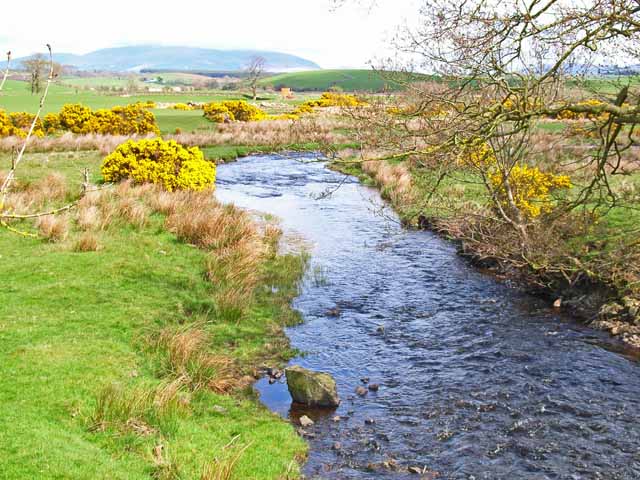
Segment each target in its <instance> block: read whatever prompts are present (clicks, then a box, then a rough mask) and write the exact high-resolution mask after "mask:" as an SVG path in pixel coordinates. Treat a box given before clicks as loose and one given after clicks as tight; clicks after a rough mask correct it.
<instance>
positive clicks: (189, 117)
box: [0, 77, 317, 134]
mask: <svg viewBox="0 0 640 480" xmlns="http://www.w3.org/2000/svg"><path fill="white" fill-rule="evenodd" d="M69 81H70V80H69V79H63V80H62V81H61V82H62V83H56V84H53V85H51V88H50V90H49V95H48V97H47V101H46V103H45V106H44V108H43V115H44V114H46V113H49V112H54V113H56V112H59V111H60V109H61V108H62V107H63V106H64V105H65V104H68V103H81V104H83V105H86V106H88V107H90V108H92V109H94V110H95V109H99V108H111V107H114V106H116V105H128V104H131V103H135V102H138V101H140V102H145V101H154V102H156V103H188V102H197V103H201V102H220V101H224V100H247V98H246V96H245V95H244V94H243V93H242V92H227V91H220V90H211V91H200V90H198V91H194V92H180V93H140V94H134V95H123V94H115V93H114V94H107V93H102V92H98V91H91V90H87V89H80V88H75V87H73V86H70V85H68V82H69ZM73 81H74V82H75V81H84V82H85V83H86V84H87V85H90V84H92V83H95V84H96V85H97V84H99V83H100V82H106V83H107V84H109V83H113V84H116V83H118V82H120V81H124V82H125V83H126V80H118V78H115V77H113V78H111V77H96V78H87V79H75V80H73ZM80 83H82V82H80ZM28 87H29V85H28V84H27V83H26V82H20V81H16V80H8V81H7V83H6V84H5V87H4V89H3V91H2V92H0V109H3V110H5V111H7V112H21V111H24V112H31V113H35V112H36V111H37V110H38V104H39V102H40V97H39V96H38V95H32V94H31V91H30V90H29V88H28ZM316 97H317V95H303V96H302V97H300V96H299V95H298V96H297V98H295V99H293V100H288V99H282V98H281V96H280V95H278V94H275V93H261V94H260V98H265V100H266V101H267V102H273V103H274V104H276V103H277V104H276V106H275V107H274V108H265V110H266V111H267V113H283V112H286V111H290V110H293V108H294V106H295V105H296V104H298V103H300V102H302V101H304V100H308V99H309V98H316ZM258 103H261V102H258ZM152 111H153V113H154V115H155V116H156V119H157V122H158V127H159V128H160V131H161V133H163V134H167V133H174V132H175V130H176V128H179V129H180V130H182V131H183V132H185V133H190V132H204V131H211V130H214V129H215V128H216V124H215V123H212V122H209V121H207V120H206V119H205V118H204V117H203V114H202V110H192V111H182V110H173V109H153V110H152Z"/></svg>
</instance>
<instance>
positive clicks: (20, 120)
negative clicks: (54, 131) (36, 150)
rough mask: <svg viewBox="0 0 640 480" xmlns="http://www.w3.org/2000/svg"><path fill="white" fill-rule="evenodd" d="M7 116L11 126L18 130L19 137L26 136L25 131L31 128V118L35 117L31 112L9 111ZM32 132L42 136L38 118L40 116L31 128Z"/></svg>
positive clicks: (42, 131) (42, 130) (42, 132)
mask: <svg viewBox="0 0 640 480" xmlns="http://www.w3.org/2000/svg"><path fill="white" fill-rule="evenodd" d="M9 117H10V118H11V123H13V126H14V127H15V128H17V129H19V130H20V133H19V134H18V135H19V136H21V137H26V136H27V133H28V132H29V129H30V128H31V124H32V123H33V119H34V118H36V116H35V115H34V114H33V113H28V112H11V113H10V114H9ZM33 134H34V135H35V136H36V137H44V128H43V127H42V120H40V118H38V119H37V120H36V126H35V127H34V129H33Z"/></svg>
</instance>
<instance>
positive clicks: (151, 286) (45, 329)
mask: <svg viewBox="0 0 640 480" xmlns="http://www.w3.org/2000/svg"><path fill="white" fill-rule="evenodd" d="M6 161H7V159H6V158H2V163H6ZM99 162H100V156H99V155H97V154H94V153H71V154H68V153H55V154H34V155H29V156H28V157H27V158H26V160H25V163H24V164H23V165H22V169H21V171H22V172H26V175H23V176H21V178H20V180H21V181H23V182H29V181H32V180H36V179H37V178H39V177H41V176H43V175H45V174H47V173H50V172H51V171H57V172H61V173H63V174H64V175H66V176H68V177H69V179H70V183H71V187H70V188H71V189H75V188H76V187H77V186H78V184H79V181H80V176H79V169H81V168H82V167H83V166H87V167H89V168H90V169H91V171H92V176H93V178H94V179H96V178H97V176H98V173H97V168H98V166H99ZM162 222H163V220H162V218H161V217H160V216H158V215H154V216H152V217H151V220H150V223H149V225H148V226H147V227H145V228H142V229H134V228H133V227H128V226H125V225H114V226H112V227H110V228H109V229H108V230H106V231H104V232H101V233H99V241H100V243H101V245H102V246H103V248H102V249H101V250H99V251H97V252H87V253H75V252H73V251H72V242H73V240H72V239H69V240H67V241H65V242H63V243H59V244H49V243H44V242H43V241H41V240H38V239H32V238H24V237H21V236H18V235H15V234H13V233H9V232H8V231H6V230H4V229H0V264H1V266H2V277H3V279H4V281H3V288H2V289H1V290H0V345H2V348H1V349H0V363H1V364H2V376H0V392H1V393H0V452H2V453H1V454H0V472H2V475H1V476H2V478H3V479H24V478H39V479H40V478H42V479H48V478H51V479H53V478H73V479H100V478H104V479H116V478H121V479H148V478H150V477H151V476H152V475H159V474H160V470H158V468H156V467H154V463H153V460H152V457H153V455H152V451H153V448H154V447H156V446H157V445H159V444H162V445H163V446H164V450H165V452H166V454H165V458H168V457H170V458H171V459H172V461H173V462H174V463H175V464H176V465H177V468H178V469H179V471H180V474H181V477H180V478H199V475H200V472H201V469H202V465H204V463H206V462H208V461H211V460H212V459H213V458H214V457H219V456H221V455H223V452H222V447H223V446H224V445H226V444H227V443H228V442H230V441H231V440H232V439H233V438H234V437H236V436H239V437H238V439H237V440H236V442H237V443H238V444H239V445H246V444H250V447H249V448H248V450H247V451H246V452H245V454H244V455H243V456H242V458H241V459H240V461H239V463H238V465H237V470H236V472H235V476H234V478H238V479H244V478H264V479H267V478H269V479H270V478H280V476H282V475H284V474H285V473H286V472H287V470H288V469H289V468H290V463H291V462H292V460H293V459H294V458H297V457H299V456H301V455H303V454H304V451H305V446H304V444H303V442H302V440H300V439H299V437H298V436H297V435H296V434H295V433H294V431H293V428H292V427H291V426H290V425H289V424H287V423H285V422H284V421H282V420H281V419H279V418H278V417H277V416H275V415H273V414H271V413H270V412H268V411H266V409H264V408H263V407H261V406H259V405H258V404H257V403H256V401H255V400H254V399H252V398H251V396H250V395H249V396H244V395H236V396H232V397H229V396H221V395H216V394H213V393H211V392H209V391H199V392H197V393H195V394H192V395H190V396H188V397H187V398H189V402H188V407H185V408H184V409H183V410H180V411H179V412H177V414H176V415H172V416H171V418H170V419H169V420H170V422H168V423H167V424H166V425H165V424H164V423H161V424H159V425H160V426H161V427H162V428H161V430H160V432H159V433H154V434H151V435H147V436H144V435H134V434H132V433H122V432H119V431H117V430H114V429H106V430H105V431H98V432H93V431H91V430H90V428H89V427H90V425H91V421H90V417H91V416H92V414H93V412H94V409H95V405H96V397H97V395H98V394H99V392H101V391H102V390H103V389H104V388H105V387H108V386H110V385H112V384H114V383H115V384H119V385H121V386H122V387H121V388H123V389H124V390H125V391H128V392H132V391H134V390H135V389H143V388H144V389H149V388H156V387H157V386H158V385H160V384H161V383H162V378H161V377H160V374H159V369H158V359H157V358H156V357H155V355H154V354H153V352H150V351H149V349H148V348H147V347H146V345H147V343H146V338H147V337H148V336H149V335H150V334H152V333H153V332H154V331H157V330H158V329H160V328H162V327H164V326H172V325H173V326H178V325H181V324H183V323H185V322H187V323H189V322H192V321H194V320H196V319H197V320H198V321H200V322H203V323H204V324H205V325H206V329H207V331H208V332H209V333H210V334H211V336H212V338H213V339H214V340H213V341H212V344H211V351H212V353H214V354H220V355H231V356H232V357H233V358H236V359H237V361H239V362H240V364H241V365H243V366H244V368H247V369H248V368H251V367H253V366H255V365H259V362H262V361H264V360H267V361H271V362H277V361H278V359H283V358H288V357H289V356H290V355H292V354H293V352H291V351H290V350H289V349H288V347H287V343H286V339H285V338H284V337H283V334H282V328H281V327H282V325H283V324H285V323H287V324H288V323H291V322H293V321H295V320H296V316H295V315H293V314H292V312H291V311H290V310H289V308H288V306H287V305H288V301H289V299H290V298H291V296H292V295H294V294H295V291H296V282H297V278H299V275H300V273H301V269H302V265H303V259H301V258H300V257H297V256H285V257H277V258H276V259H273V260H271V261H270V262H269V263H268V264H267V265H266V266H265V280H264V287H262V289H261V290H260V292H259V294H258V298H257V300H256V302H255V305H253V307H252V308H251V310H250V312H249V313H248V315H247V317H246V318H244V319H243V320H242V321H241V322H239V323H236V322H227V321H225V320H224V319H223V318H218V317H216V316H215V314H213V313H211V312H212V310H211V298H212V294H213V293H214V291H215V286H213V285H211V283H210V282H208V281H206V280H205V279H204V275H203V273H204V257H205V252H203V251H201V250H199V249H196V248H192V247H189V246H187V245H184V244H182V243H179V242H178V241H177V240H176V239H175V237H174V236H173V235H172V234H169V233H167V232H166V231H165V230H164V229H163V228H162ZM272 286H278V287H279V289H278V293H276V294H274V293H272V292H273V291H274V290H276V289H272V288H271V287H272ZM267 345H271V346H272V347H271V349H270V348H267V347H266V346H267ZM273 346H278V348H277V349H276V348H274V347H273ZM185 395H187V394H185ZM293 471H294V473H295V472H296V471H297V467H295V468H294V469H293ZM157 478H161V477H157ZM165 478H169V477H165Z"/></svg>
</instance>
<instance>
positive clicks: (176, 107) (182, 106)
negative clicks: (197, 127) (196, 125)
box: [171, 103, 194, 110]
mask: <svg viewBox="0 0 640 480" xmlns="http://www.w3.org/2000/svg"><path fill="white" fill-rule="evenodd" d="M171 109H172V110H194V108H193V107H192V106H191V105H187V104H186V103H175V104H173V105H171Z"/></svg>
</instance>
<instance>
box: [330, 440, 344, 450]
mask: <svg viewBox="0 0 640 480" xmlns="http://www.w3.org/2000/svg"><path fill="white" fill-rule="evenodd" d="M332 448H333V449H334V450H342V444H341V443H340V442H336V443H334V444H333V447H332Z"/></svg>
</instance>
